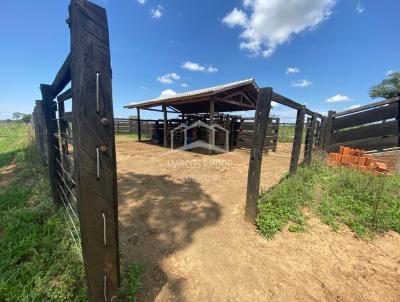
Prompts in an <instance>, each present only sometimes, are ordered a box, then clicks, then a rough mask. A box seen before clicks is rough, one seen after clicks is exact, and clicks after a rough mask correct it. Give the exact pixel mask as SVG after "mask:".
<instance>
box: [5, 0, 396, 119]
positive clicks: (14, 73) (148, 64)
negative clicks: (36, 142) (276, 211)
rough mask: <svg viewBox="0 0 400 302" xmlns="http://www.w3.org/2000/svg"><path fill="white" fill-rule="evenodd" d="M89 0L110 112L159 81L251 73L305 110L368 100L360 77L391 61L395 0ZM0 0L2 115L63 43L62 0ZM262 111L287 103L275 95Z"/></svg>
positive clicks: (146, 94) (366, 82)
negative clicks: (107, 72) (107, 53)
mask: <svg viewBox="0 0 400 302" xmlns="http://www.w3.org/2000/svg"><path fill="white" fill-rule="evenodd" d="M94 2H96V3H98V4H99V5H101V6H104V7H105V8H106V9H107V14H108V18H109V28H110V40H111V57H112V67H113V77H114V78H113V98H114V112H115V116H116V117H126V116H128V115H130V114H134V112H133V111H132V110H126V109H123V105H126V104H128V103H130V102H134V101H140V100H145V99H149V98H153V97H157V96H159V95H160V93H161V92H163V91H165V90H167V91H169V92H170V93H173V92H182V91H187V90H192V89H198V88H204V87H209V86H214V85H218V84H223V83H227V82H231V81H236V80H241V79H246V78H253V77H254V78H255V79H256V81H257V83H258V85H259V86H272V87H273V88H274V90H275V91H277V92H279V93H281V94H284V95H286V96H288V97H290V98H292V99H293V100H295V101H298V102H301V103H306V104H307V106H308V107H309V108H310V109H312V110H316V111H319V112H326V111H328V110H329V109H332V110H337V111H341V110H344V109H346V108H349V107H350V106H355V105H362V104H366V103H369V102H371V101H372V100H371V99H370V98H369V97H368V88H369V87H370V86H371V85H373V84H375V83H378V82H380V81H381V80H382V79H383V78H384V77H386V74H387V72H388V71H390V70H391V71H398V70H400V60H399V54H400V41H399V39H397V37H398V22H397V21H396V20H398V12H399V11H400V1H398V0H382V1H375V0H369V1H367V0H361V1H358V0H338V1H334V0H292V1H284V0H282V1H279V0H244V1H242V0H237V1H215V0H202V1H194V0H192V1H188V0H186V1H183V0H182V1H163V0H159V1H155V0H147V1H143V0H140V1H138V0H119V1H111V0H96V1H94ZM1 3H2V9H1V11H0V35H1V38H2V39H1V40H2V45H1V47H0V66H1V72H0V90H1V94H0V104H1V111H0V119H5V118H9V117H11V115H12V113H13V112H16V111H19V112H25V113H30V112H31V111H32V108H33V105H34V100H35V99H40V91H39V88H38V87H39V84H40V83H51V82H52V80H53V78H54V76H55V74H56V72H57V70H58V69H59V67H60V66H61V64H62V62H63V60H64V59H65V57H66V55H67V53H68V52H69V30H68V27H67V25H66V23H65V19H66V18H67V16H68V9H67V7H68V3H69V1H66V0H57V1H54V0H39V1H28V0H26V1H22V0H2V2H1ZM288 3H291V4H290V5H289V4H288ZM288 68H292V69H291V71H292V73H290V72H289V73H288ZM185 84H186V85H185ZM183 86H186V87H183ZM296 86H297V87H296ZM168 89H169V90H168ZM327 100H329V101H330V102H327ZM274 113H275V114H277V115H281V116H286V115H291V114H292V112H288V111H287V110H286V109H285V108H283V106H278V107H276V108H275V109H274ZM158 116H160V117H161V115H157V113H154V112H146V113H145V112H143V117H151V118H155V117H158Z"/></svg>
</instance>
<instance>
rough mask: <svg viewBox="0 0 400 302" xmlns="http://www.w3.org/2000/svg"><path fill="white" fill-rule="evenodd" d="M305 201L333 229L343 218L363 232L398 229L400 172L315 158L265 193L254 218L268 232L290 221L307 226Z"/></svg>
mask: <svg viewBox="0 0 400 302" xmlns="http://www.w3.org/2000/svg"><path fill="white" fill-rule="evenodd" d="M305 207H307V208H309V209H310V210H311V212H313V213H314V214H316V215H318V216H319V217H320V218H321V220H322V221H323V222H324V223H326V224H328V225H329V226H331V227H332V229H333V230H337V229H338V228H339V227H340V225H341V224H345V225H347V226H348V227H349V228H350V229H351V230H353V231H354V232H355V233H356V234H357V235H358V236H359V237H361V238H368V239H370V238H373V237H374V236H376V235H377V234H379V233H382V232H385V231H388V230H394V231H396V232H399V233H400V176H399V175H393V176H374V175H370V174H364V173H361V172H359V171H358V170H355V169H349V168H346V167H328V166H326V165H325V164H324V163H323V161H322V160H320V159H319V160H314V161H313V162H312V163H311V165H310V166H303V167H299V169H298V171H297V173H296V174H295V175H293V176H291V177H288V178H286V179H284V180H283V181H282V182H281V183H280V184H279V185H277V186H276V187H274V188H272V189H271V190H269V191H268V192H265V193H263V194H262V195H261V197H260V199H259V201H258V209H259V215H258V217H257V219H256V224H257V226H258V228H259V230H260V232H261V233H262V234H264V235H265V236H266V237H268V238H272V237H273V236H274V235H275V234H276V233H277V232H279V231H281V230H282V229H283V228H284V227H285V226H286V225H288V224H289V231H293V232H299V231H300V232H301V231H304V230H306V228H307V218H306V216H305V215H304V211H303V210H304V208H305Z"/></svg>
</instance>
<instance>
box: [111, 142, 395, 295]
mask: <svg viewBox="0 0 400 302" xmlns="http://www.w3.org/2000/svg"><path fill="white" fill-rule="evenodd" d="M167 151H168V150H166V149H164V148H162V147H159V146H154V145H151V144H148V143H138V142H134V141H133V140H132V139H129V138H127V137H124V136H118V137H117V163H118V188H119V202H120V205H119V222H120V244H121V254H122V262H125V261H131V260H134V259H136V260H139V261H140V262H142V263H143V265H144V267H145V274H144V277H143V288H142V289H141V290H140V292H139V296H138V301H232V302H233V301H241V302H242V301H400V271H399V269H400V248H399V247H400V235H399V234H397V233H394V232H389V233H387V234H386V235H384V236H382V237H380V238H377V239H376V240H374V241H373V242H366V241H364V240H359V239H357V238H355V236H354V234H353V233H352V232H351V231H349V229H347V228H346V227H344V226H343V227H341V229H340V231H338V232H333V231H331V230H330V229H329V227H328V226H326V225H324V224H322V223H321V222H320V221H319V219H318V218H315V217H310V219H309V224H310V228H309V231H308V232H306V233H290V232H289V231H287V230H285V231H283V232H281V233H280V234H278V235H277V236H276V237H275V238H274V239H273V240H267V239H265V238H264V237H262V236H260V235H259V234H258V233H257V231H256V229H255V227H254V226H252V225H250V224H247V223H245V222H244V220H243V216H244V211H243V207H244V201H245V195H246V183H247V167H248V161H249V153H248V151H245V150H236V151H234V152H230V153H225V154H219V155H212V156H210V155H206V154H200V153H195V152H179V153H167ZM289 156H290V146H289V145H287V144H280V145H279V146H278V152H277V153H276V154H275V153H273V152H271V153H270V155H268V156H266V157H264V160H263V167H262V177H261V179H262V187H263V188H264V189H266V188H268V187H270V186H272V185H273V184H275V183H276V182H278V181H279V179H280V178H281V177H282V176H283V175H284V174H285V173H286V172H287V170H288V167H289V160H290V159H289Z"/></svg>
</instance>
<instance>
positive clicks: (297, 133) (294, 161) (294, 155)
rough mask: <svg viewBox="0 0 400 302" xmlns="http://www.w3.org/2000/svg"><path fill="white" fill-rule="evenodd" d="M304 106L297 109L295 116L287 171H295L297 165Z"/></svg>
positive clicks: (301, 136) (291, 172)
mask: <svg viewBox="0 0 400 302" xmlns="http://www.w3.org/2000/svg"><path fill="white" fill-rule="evenodd" d="M305 110H306V107H305V106H304V105H301V107H300V109H298V110H297V118H296V126H295V130H294V131H295V132H294V140H293V147H292V156H291V159H290V168H289V173H290V174H293V173H296V170H297V165H298V162H299V157H300V149H301V141H302V138H303V129H304V115H305Z"/></svg>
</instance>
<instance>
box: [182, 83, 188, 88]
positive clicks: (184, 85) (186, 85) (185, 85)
mask: <svg viewBox="0 0 400 302" xmlns="http://www.w3.org/2000/svg"><path fill="white" fill-rule="evenodd" d="M181 86H182V87H185V88H187V87H189V85H188V84H186V83H182V84H181Z"/></svg>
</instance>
